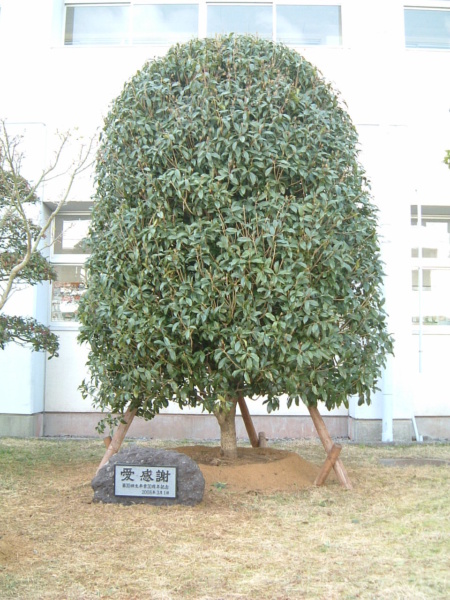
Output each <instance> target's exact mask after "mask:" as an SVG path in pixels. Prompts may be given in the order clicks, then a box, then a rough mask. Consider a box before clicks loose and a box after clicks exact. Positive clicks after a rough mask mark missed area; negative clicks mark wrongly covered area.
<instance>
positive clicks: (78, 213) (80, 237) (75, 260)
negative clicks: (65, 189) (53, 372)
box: [45, 202, 92, 329]
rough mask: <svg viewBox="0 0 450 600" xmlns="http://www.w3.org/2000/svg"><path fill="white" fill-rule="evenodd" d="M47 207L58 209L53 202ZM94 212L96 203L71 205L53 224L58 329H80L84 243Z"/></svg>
mask: <svg viewBox="0 0 450 600" xmlns="http://www.w3.org/2000/svg"><path fill="white" fill-rule="evenodd" d="M45 206H46V208H47V209H48V210H54V209H55V208H56V205H55V204H52V203H51V202H50V203H46V204H45ZM91 208H92V202H68V203H67V204H66V205H65V206H64V208H63V210H62V211H61V212H60V213H59V214H58V215H57V216H56V218H55V220H54V223H53V231H52V240H53V244H52V247H51V255H50V261H51V263H52V266H53V268H54V269H55V271H56V275H57V279H56V281H53V282H52V286H51V306H50V321H51V324H52V327H54V328H56V329H58V328H59V327H67V326H68V327H69V328H73V327H75V326H76V325H77V313H78V304H79V301H80V298H81V296H82V295H83V294H84V292H85V289H86V274H85V267H84V261H85V260H86V258H87V255H88V253H89V248H88V247H87V246H86V245H85V244H84V239H85V238H86V236H87V233H88V229H89V225H90V224H91V215H90V210H91ZM63 324H64V325H63ZM67 324H68V325H67Z"/></svg>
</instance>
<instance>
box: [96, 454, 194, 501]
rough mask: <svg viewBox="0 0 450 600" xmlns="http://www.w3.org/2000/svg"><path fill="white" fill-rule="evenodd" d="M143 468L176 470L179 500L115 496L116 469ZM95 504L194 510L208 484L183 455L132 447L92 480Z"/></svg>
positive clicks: (111, 461) (192, 463)
mask: <svg viewBox="0 0 450 600" xmlns="http://www.w3.org/2000/svg"><path fill="white" fill-rule="evenodd" d="M116 464H118V465H139V466H140V465H142V466H149V467H177V496H176V498H159V497H157V498H150V497H141V496H116V495H115V494H114V467H115V465H116ZM91 485H92V488H93V490H94V502H105V503H113V504H126V505H130V504H150V505H154V506H170V505H171V504H186V505H188V506H193V505H194V504H198V503H199V502H201V501H202V499H203V493H204V491H205V480H204V478H203V475H202V472H201V471H200V469H199V467H198V465H197V463H195V462H194V461H193V460H192V459H191V458H189V457H188V456H186V455H185V454H182V453H181V452H173V451H168V450H158V449H153V448H143V447H140V446H131V447H129V448H126V449H123V450H120V451H119V452H118V453H117V454H115V455H114V456H112V457H111V459H110V460H109V462H107V463H106V465H104V466H103V467H102V468H101V469H100V471H99V472H98V473H97V475H96V476H95V477H94V479H93V480H92V483H91Z"/></svg>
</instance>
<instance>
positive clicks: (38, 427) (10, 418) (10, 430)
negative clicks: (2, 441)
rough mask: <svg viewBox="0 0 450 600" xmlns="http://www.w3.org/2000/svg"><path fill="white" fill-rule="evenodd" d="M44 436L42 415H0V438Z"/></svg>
mask: <svg viewBox="0 0 450 600" xmlns="http://www.w3.org/2000/svg"><path fill="white" fill-rule="evenodd" d="M43 434H44V419H43V415H42V413H37V414H34V415H6V414H0V437H24V438H28V437H41V436H42V435H43Z"/></svg>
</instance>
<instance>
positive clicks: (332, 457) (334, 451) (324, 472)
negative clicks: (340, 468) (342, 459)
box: [314, 444, 342, 485]
mask: <svg viewBox="0 0 450 600" xmlns="http://www.w3.org/2000/svg"><path fill="white" fill-rule="evenodd" d="M341 450H342V446H341V445H339V444H333V447H332V448H331V450H330V451H329V452H328V456H327V459H326V461H325V462H324V463H323V466H322V468H321V469H320V472H319V474H318V475H317V477H316V480H315V481H314V485H323V483H325V479H326V478H327V477H328V475H329V473H330V471H331V469H332V468H333V467H334V464H335V462H336V460H337V459H338V456H339V454H340V453H341Z"/></svg>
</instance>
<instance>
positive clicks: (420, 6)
mask: <svg viewBox="0 0 450 600" xmlns="http://www.w3.org/2000/svg"><path fill="white" fill-rule="evenodd" d="M407 11H417V12H423V11H427V12H429V11H436V12H448V13H449V16H450V0H444V1H443V0H440V1H439V0H437V1H436V2H426V0H425V1H424V2H421V3H417V4H413V3H409V4H405V5H404V6H403V40H404V47H405V49H406V50H408V51H413V52H421V51H422V52H430V51H431V52H449V51H450V40H449V45H448V46H447V47H446V46H422V45H407V31H406V12H407ZM449 35H450V33H449Z"/></svg>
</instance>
